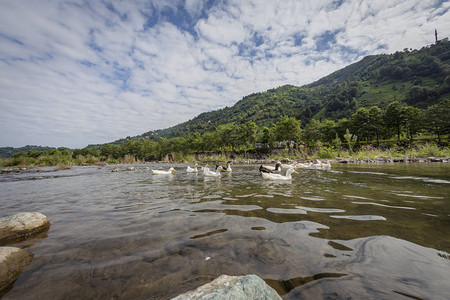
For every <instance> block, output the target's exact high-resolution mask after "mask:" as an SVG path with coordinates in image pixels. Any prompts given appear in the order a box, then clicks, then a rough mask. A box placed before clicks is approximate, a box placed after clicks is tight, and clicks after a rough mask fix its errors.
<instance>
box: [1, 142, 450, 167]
mask: <svg viewBox="0 0 450 300" xmlns="http://www.w3.org/2000/svg"><path fill="white" fill-rule="evenodd" d="M428 157H450V148H449V147H444V148H440V147H438V146H437V145H435V144H424V145H417V146H415V147H411V148H408V149H397V148H389V149H385V150H382V149H380V148H375V147H372V146H363V147H361V148H360V149H357V150H356V151H352V152H350V151H348V150H346V149H336V148H334V147H330V148H329V147H323V146H321V145H320V144H319V145H318V146H317V147H316V148H314V149H304V148H300V149H288V148H287V149H285V150H284V151H281V152H279V153H278V154H245V155H244V154H233V153H229V154H225V153H224V154H208V153H204V154H196V155H182V154H177V153H174V154H172V155H170V156H169V155H168V156H166V157H164V158H163V159H162V160H160V161H163V162H194V161H197V162H199V163H214V162H226V161H229V160H232V161H235V162H237V163H239V162H251V161H255V160H258V161H261V160H268V161H269V160H297V161H307V160H313V159H331V160H336V159H344V160H375V159H386V160H393V159H398V158H406V159H409V160H419V159H424V158H428ZM153 162H156V161H153ZM133 163H144V161H141V160H138V159H136V158H135V157H134V156H133V155H125V156H124V157H122V158H118V159H108V158H105V157H97V156H92V155H86V156H83V155H78V156H76V157H73V156H72V155H71V154H70V153H67V152H66V153H60V152H58V151H54V152H52V153H46V154H43V155H36V153H34V155H19V156H15V157H11V158H8V159H0V167H1V168H27V169H29V168H36V167H43V166H53V167H55V168H57V169H67V168H70V167H71V166H82V165H106V164H133Z"/></svg>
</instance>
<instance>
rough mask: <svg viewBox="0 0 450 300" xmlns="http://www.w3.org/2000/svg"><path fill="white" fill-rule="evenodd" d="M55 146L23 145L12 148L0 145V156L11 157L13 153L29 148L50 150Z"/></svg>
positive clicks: (28, 149)
mask: <svg viewBox="0 0 450 300" xmlns="http://www.w3.org/2000/svg"><path fill="white" fill-rule="evenodd" d="M52 149H56V148H52V147H42V146H30V145H28V146H25V147H20V148H13V147H0V158H8V157H11V155H13V154H14V153H17V152H22V151H23V152H28V151H30V150H38V151H46V150H52Z"/></svg>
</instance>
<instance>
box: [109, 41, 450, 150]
mask: <svg viewBox="0 0 450 300" xmlns="http://www.w3.org/2000/svg"><path fill="white" fill-rule="evenodd" d="M449 98H450V42H449V41H448V40H444V41H442V42H440V43H438V44H436V45H432V46H426V47H424V48H422V49H421V50H409V49H405V50H404V51H400V52H396V53H394V54H390V55H387V54H383V55H371V56H367V57H365V58H363V59H362V60H361V61H359V62H356V63H354V64H352V65H349V66H347V67H345V68H343V69H341V70H339V71H336V72H334V73H332V74H330V75H328V76H326V77H324V78H322V79H320V80H318V81H316V82H314V83H311V84H309V85H305V86H301V87H297V86H292V85H285V86H281V87H278V88H275V89H270V90H268V91H266V92H261V93H255V94H251V95H248V96H245V97H244V98H242V100H240V101H239V102H237V103H236V104H235V105H234V106H233V107H225V108H223V109H219V110H216V111H211V112H205V113H202V114H200V115H198V116H197V117H195V118H193V119H192V120H189V121H187V122H184V123H181V124H178V125H176V126H173V127H170V128H167V129H163V130H155V131H150V132H147V133H144V134H143V135H142V136H141V137H149V138H151V139H155V138H157V137H165V138H172V137H178V136H184V137H187V136H190V135H192V134H194V133H195V132H198V133H200V134H203V133H205V132H210V131H214V130H216V129H217V127H218V126H219V125H223V124H228V123H234V124H236V125H242V124H245V123H247V122H254V123H255V124H256V125H257V127H258V128H263V127H270V126H271V125H272V124H273V123H274V122H276V121H278V120H279V118H280V116H284V115H286V116H288V117H294V118H296V119H297V120H301V121H302V124H303V125H305V124H308V123H309V122H311V120H312V119H316V120H319V121H320V120H324V119H328V120H332V121H335V122H337V121H338V120H340V119H343V118H347V119H348V118H350V116H351V115H352V114H354V113H355V112H356V111H357V110H358V109H360V108H367V109H368V108H370V107H372V106H377V107H379V108H380V109H386V108H387V107H388V105H389V104H390V103H391V102H399V103H401V104H403V105H405V106H412V107H416V108H420V109H422V110H425V109H426V108H428V107H429V106H431V105H434V104H437V103H439V102H440V101H442V100H444V99H449ZM350 131H351V130H350ZM360 138H362V139H364V137H362V136H361V137H360ZM125 141H126V140H125V139H124V140H119V141H116V142H115V143H117V144H121V143H123V142H125Z"/></svg>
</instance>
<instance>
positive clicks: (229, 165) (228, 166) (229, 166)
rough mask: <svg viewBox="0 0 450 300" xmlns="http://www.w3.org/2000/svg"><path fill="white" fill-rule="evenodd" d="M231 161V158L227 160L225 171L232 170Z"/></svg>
mask: <svg viewBox="0 0 450 300" xmlns="http://www.w3.org/2000/svg"><path fill="white" fill-rule="evenodd" d="M232 164H233V163H232V162H231V160H230V161H229V162H227V165H226V168H225V170H226V171H227V172H230V173H231V172H232V171H233V170H231V165H232Z"/></svg>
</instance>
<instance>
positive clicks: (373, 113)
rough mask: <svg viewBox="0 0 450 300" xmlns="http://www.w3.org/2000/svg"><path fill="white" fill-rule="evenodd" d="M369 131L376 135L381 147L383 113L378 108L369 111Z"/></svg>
mask: <svg viewBox="0 0 450 300" xmlns="http://www.w3.org/2000/svg"><path fill="white" fill-rule="evenodd" d="M369 130H370V131H371V132H372V134H374V135H375V138H376V140H377V145H379V144H380V136H381V133H382V130H383V111H382V110H381V109H380V108H379V107H378V106H372V107H371V108H370V109H369Z"/></svg>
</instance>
